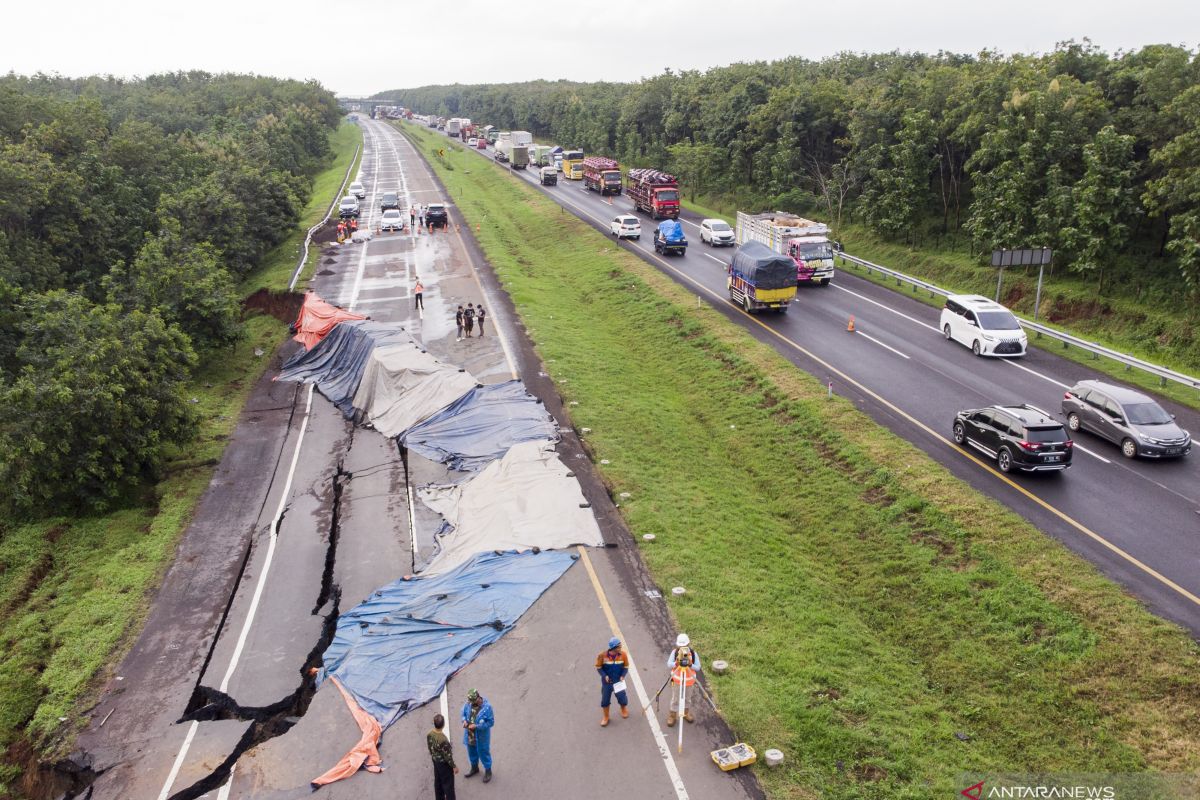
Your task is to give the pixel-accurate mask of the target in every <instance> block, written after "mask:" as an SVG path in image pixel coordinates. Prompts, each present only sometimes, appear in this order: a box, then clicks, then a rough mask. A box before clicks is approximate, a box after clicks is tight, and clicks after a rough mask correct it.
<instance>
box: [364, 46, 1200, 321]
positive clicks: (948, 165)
mask: <svg viewBox="0 0 1200 800" xmlns="http://www.w3.org/2000/svg"><path fill="white" fill-rule="evenodd" d="M378 99H380V100H386V101H391V102H394V103H398V104H400V105H403V106H406V107H411V108H414V109H416V110H417V111H418V112H420V113H432V114H439V115H443V116H464V117H469V118H471V119H472V120H473V121H480V122H485V123H490V124H493V125H497V126H498V127H500V128H504V129H509V128H515V129H519V130H529V131H531V132H533V133H534V134H535V135H537V136H540V137H547V138H549V139H551V140H553V141H556V142H558V143H560V144H564V145H570V146H580V147H583V148H584V149H585V150H586V151H588V152H596V153H601V154H608V155H612V156H615V157H617V158H618V159H620V160H621V161H622V162H623V163H626V164H629V165H639V166H640V165H651V166H657V167H661V168H665V169H667V170H670V171H672V172H674V173H676V174H677V175H679V177H680V178H681V179H682V181H683V182H684V191H685V192H690V193H692V194H699V195H701V196H721V197H725V198H729V199H732V200H734V201H735V202H737V203H738V204H739V207H742V208H747V209H748V210H752V211H758V210H763V209H764V208H768V207H769V208H771V209H783V210H789V211H797V212H806V211H813V212H814V213H820V214H822V215H823V216H825V217H826V218H827V219H828V221H830V222H831V223H832V224H834V226H835V227H838V226H840V225H841V224H842V223H843V222H844V221H851V220H852V221H855V222H861V223H865V224H866V225H868V226H869V227H870V228H871V229H872V230H873V231H875V232H876V233H878V234H880V235H882V236H884V237H886V238H889V239H892V240H895V241H901V242H907V243H910V244H914V245H919V244H922V243H924V242H927V241H928V240H930V239H932V238H938V239H941V238H942V237H949V239H950V241H951V242H958V241H962V242H964V243H965V246H967V247H969V248H970V250H971V251H972V252H973V253H974V254H975V255H976V256H978V257H980V258H981V259H986V258H987V256H988V254H990V252H991V250H993V249H994V248H1000V247H1031V246H1044V247H1052V248H1054V249H1055V251H1056V253H1057V255H1056V258H1055V261H1056V263H1057V264H1059V265H1064V266H1065V267H1066V268H1067V269H1069V270H1071V271H1072V272H1074V273H1077V274H1080V275H1084V276H1088V277H1089V278H1092V279H1094V280H1095V281H1096V283H1097V285H1100V286H1101V287H1102V288H1103V285H1104V284H1105V282H1113V281H1119V280H1126V279H1129V278H1131V277H1134V276H1136V277H1137V279H1138V280H1139V281H1151V282H1158V283H1161V284H1164V285H1169V286H1173V287H1178V286H1179V285H1180V284H1182V285H1184V286H1185V287H1186V289H1187V291H1189V292H1190V293H1191V294H1192V296H1193V298H1195V297H1200V59H1198V58H1197V55H1196V53H1194V52H1192V51H1191V50H1188V49H1185V48H1182V47H1174V46H1167V45H1154V46H1148V47H1144V48H1141V49H1139V50H1136V51H1130V52H1121V53H1117V54H1115V55H1112V54H1108V53H1105V52H1102V51H1101V50H1099V49H1097V48H1095V47H1094V46H1092V45H1091V44H1090V43H1089V42H1087V41H1086V40H1085V41H1084V42H1081V43H1080V42H1067V43H1064V44H1061V45H1059V46H1058V47H1057V48H1056V49H1055V50H1054V51H1053V52H1052V53H1048V54H1043V55H1011V56H1003V55H1000V54H998V53H994V52H983V53H980V54H978V55H975V56H968V55H957V54H950V53H938V54H936V55H926V54H920V53H899V52H893V53H883V54H849V53H847V54H842V55H838V56H836V57H833V58H828V59H824V60H821V61H810V60H807V59H803V58H788V59H784V60H781V61H774V62H769V63H765V62H759V63H742V64H733V65H731V66H727V67H720V68H715V69H710V70H708V71H705V72H698V71H685V72H679V73H676V72H672V71H670V70H668V71H666V72H665V73H663V74H661V75H657V76H654V77H651V78H647V79H644V80H641V81H639V82H637V83H633V84H624V83H604V82H601V83H576V82H570V81H534V82H530V83H515V84H513V83H510V84H480V85H453V86H426V87H421V88H416V89H405V90H396V91H389V92H384V93H381V94H380V95H379V96H378Z"/></svg>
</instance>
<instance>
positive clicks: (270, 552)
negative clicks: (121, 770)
mask: <svg viewBox="0 0 1200 800" xmlns="http://www.w3.org/2000/svg"><path fill="white" fill-rule="evenodd" d="M314 388H315V385H314V384H311V383H310V384H309V385H308V398H307V400H306V401H305V405H304V418H303V419H302V420H301V421H300V436H299V438H298V439H297V440H296V449H295V451H294V452H293V453H292V464H291V466H290V467H289V468H288V477H287V482H286V483H285V484H284V487H283V494H282V495H281V496H280V498H279V507H278V508H277V509H276V510H275V517H274V518H273V519H272V520H271V536H270V539H269V540H268V544H267V557H266V561H264V562H263V567H262V569H261V570H260V571H259V574H258V584H257V585H256V586H255V587H254V596H253V597H252V598H251V600H250V610H249V611H248V612H247V614H246V620H245V622H244V623H243V624H242V630H241V633H240V634H238V640H237V646H236V647H234V649H233V655H232V656H231V657H230V659H229V667H228V669H226V670H225V677H224V678H222V679H221V685H220V691H221V692H228V690H229V680H230V678H232V677H233V671H234V669H235V668H236V667H237V662H238V659H239V658H241V656H242V650H244V649H245V646H246V639H247V637H248V636H249V634H250V626H251V625H252V624H253V623H254V614H255V612H257V610H258V603H259V601H260V600H261V599H262V592H263V587H264V586H265V585H266V583H267V573H268V572H270V570H271V561H272V560H273V559H274V557H275V543H276V541H278V539H279V521H280V520H281V519H282V518H283V511H284V509H285V508H286V507H287V501H288V498H289V497H290V496H291V492H292V479H293V477H295V474H296V465H297V464H298V463H299V461H300V447H301V445H303V444H304V434H305V432H306V431H307V429H308V415H309V412H310V411H311V410H312V398H313V389H314ZM199 725H200V723H198V722H196V721H195V720H193V721H192V724H191V726H190V727H189V728H188V732H187V736H186V737H185V738H184V740H183V746H182V747H180V748H179V753H178V754H177V755H176V756H175V763H174V764H172V765H171V772H170V773H169V774H168V775H167V780H166V783H164V784H163V787H162V791H161V792H159V794H158V800H167V797H169V796H170V794H171V786H172V785H173V784H174V783H175V779H176V778H177V777H179V770H180V768H181V767H182V766H183V761H184V759H185V758H186V757H187V752H188V749H189V748H190V747H191V746H192V739H194V738H195V736H196V729H197V728H198V727H199Z"/></svg>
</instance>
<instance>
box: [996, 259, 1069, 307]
mask: <svg viewBox="0 0 1200 800" xmlns="http://www.w3.org/2000/svg"><path fill="white" fill-rule="evenodd" d="M1053 256H1054V251H1053V250H1051V249H1050V248H1049V247H1026V248H1022V249H1020V250H993V251H992V266H993V267H995V268H996V302H997V303H999V302H1000V286H1001V283H1002V282H1003V280H1004V268H1005V267H1037V268H1038V282H1037V295H1036V296H1035V298H1034V301H1033V302H1034V306H1033V321H1034V322H1037V318H1038V306H1040V305H1041V304H1042V271H1043V270H1044V269H1045V268H1046V265H1047V264H1049V263H1050V259H1051V258H1052V257H1053Z"/></svg>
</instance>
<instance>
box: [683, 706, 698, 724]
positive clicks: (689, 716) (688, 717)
mask: <svg viewBox="0 0 1200 800" xmlns="http://www.w3.org/2000/svg"><path fill="white" fill-rule="evenodd" d="M683 718H684V719H686V720H687V721H688V722H695V721H696V718H695V717H693V716H692V710H691V709H690V708H685V709H684V710H683Z"/></svg>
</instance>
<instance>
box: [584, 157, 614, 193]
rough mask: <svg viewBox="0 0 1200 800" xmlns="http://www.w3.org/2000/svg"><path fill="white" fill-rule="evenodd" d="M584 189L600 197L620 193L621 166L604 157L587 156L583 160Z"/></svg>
mask: <svg viewBox="0 0 1200 800" xmlns="http://www.w3.org/2000/svg"><path fill="white" fill-rule="evenodd" d="M583 185H584V188H586V189H590V190H592V191H594V192H599V193H600V194H602V195H611V194H620V193H621V165H620V164H618V163H617V162H616V161H614V160H613V159H611V158H605V157H604V156H588V157H587V158H585V159H584V160H583Z"/></svg>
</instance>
